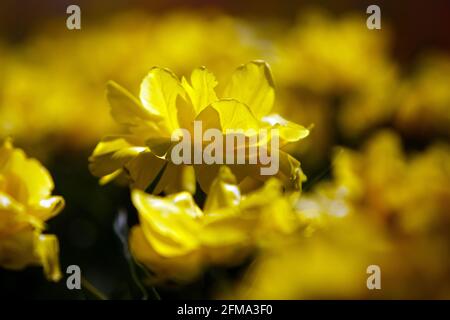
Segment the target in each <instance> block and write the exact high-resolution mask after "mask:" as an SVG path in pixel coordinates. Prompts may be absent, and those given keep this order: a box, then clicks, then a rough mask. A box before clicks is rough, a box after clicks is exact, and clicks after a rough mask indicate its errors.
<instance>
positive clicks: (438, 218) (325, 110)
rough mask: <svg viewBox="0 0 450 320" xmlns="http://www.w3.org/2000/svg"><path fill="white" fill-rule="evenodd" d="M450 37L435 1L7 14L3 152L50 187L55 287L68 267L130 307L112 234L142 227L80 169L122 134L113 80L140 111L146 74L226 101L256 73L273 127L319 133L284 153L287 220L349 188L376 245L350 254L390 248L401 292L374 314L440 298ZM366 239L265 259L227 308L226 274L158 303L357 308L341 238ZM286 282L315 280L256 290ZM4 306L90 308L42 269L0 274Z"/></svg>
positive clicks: (0, 26) (16, 6)
mask: <svg viewBox="0 0 450 320" xmlns="http://www.w3.org/2000/svg"><path fill="white" fill-rule="evenodd" d="M71 4H77V5H79V6H80V8H81V27H82V28H81V30H68V29H67V28H66V19H67V16H68V15H67V14H66V8H67V7H68V6H69V5H71ZM370 4H377V5H379V6H380V8H381V17H382V29H381V30H369V29H367V28H366V19H367V16H368V15H367V14H366V8H367V7H368V6H369V5H370ZM448 30H450V3H449V2H448V1H445V0H442V1H439V0H436V1H427V2H423V1H376V3H375V2H373V1H356V0H344V1H339V2H337V1H301V0H298V1H256V0H250V1H225V0H215V1H214V0H210V1H207V0H197V1H194V0H183V1H181V0H173V1H172V0H171V1H160V0H153V1H144V0H140V1H138V0H135V1H119V0H115V1H106V0H105V1H103V0H100V1H95V2H94V1H87V0H86V1H65V0H64V1H63V0H54V1H52V0H46V1H37V0H36V1H31V0H27V1H20V2H19V1H13V0H3V1H2V2H1V3H0V70H1V72H0V138H1V139H2V140H3V139H4V138H6V137H12V138H13V140H14V143H15V145H16V146H17V147H20V148H23V149H24V150H25V151H26V152H27V153H28V154H29V155H30V156H33V157H35V158H37V159H39V160H40V161H41V162H42V163H43V164H44V165H45V166H46V167H47V168H48V169H49V171H50V173H51V174H52V176H53V178H54V180H55V186H56V189H55V192H54V193H55V194H59V195H62V196H64V198H65V199H66V208H65V209H64V211H63V212H62V213H61V214H60V215H58V216H57V217H55V218H54V219H52V220H50V221H49V228H48V231H49V232H51V233H54V234H56V235H57V236H58V238H59V241H60V247H61V248H60V249H61V252H60V259H61V266H62V270H63V272H64V271H65V268H66V267H67V266H68V265H71V264H77V265H79V266H80V267H81V270H82V272H83V275H84V276H85V278H86V279H89V281H90V282H91V283H92V284H93V285H94V286H95V287H96V288H98V289H99V290H100V291H101V292H103V293H104V294H106V295H107V296H108V297H111V298H116V299H130V298H140V297H141V294H142V293H141V292H140V289H139V286H138V284H137V283H136V281H135V279H134V278H135V275H133V270H132V269H133V268H131V270H130V263H129V262H130V261H129V259H128V260H127V255H126V253H124V250H125V251H126V248H124V245H123V243H122V242H121V240H120V232H115V231H114V227H113V223H114V221H115V220H116V219H117V215H118V214H119V212H127V213H128V217H129V221H128V224H129V225H132V224H134V223H136V215H135V209H134V208H133V207H132V205H131V204H130V200H129V191H128V190H127V188H124V187H120V186H116V185H114V184H110V185H107V186H100V185H99V184H98V181H97V179H96V178H95V177H93V176H92V175H91V174H90V173H89V171H88V167H87V158H88V156H89V155H90V153H91V152H92V150H93V148H94V147H95V145H96V143H97V142H98V141H99V140H100V138H101V137H102V136H103V135H106V134H108V133H112V132H115V130H117V128H116V126H115V124H114V122H113V120H112V118H111V117H110V115H109V108H108V104H107V101H106V98H105V84H106V82H107V81H108V80H114V81H116V82H117V83H119V84H121V85H123V86H124V87H125V88H127V89H129V90H130V91H131V92H132V93H134V94H137V91H138V88H139V83H140V81H141V79H142V78H143V77H144V76H145V74H146V73H147V71H148V70H149V69H150V68H151V67H152V66H155V65H157V66H162V67H167V68H170V69H171V70H173V71H174V72H175V73H176V74H177V75H179V76H181V75H185V76H186V75H189V74H190V71H191V70H192V69H193V68H195V67H198V66H201V65H204V66H206V67H207V68H208V69H210V70H211V71H213V72H214V73H215V74H216V76H217V78H218V79H219V83H220V82H221V81H225V80H226V79H227V78H229V76H230V75H231V73H232V71H233V70H234V69H235V68H236V67H237V66H238V65H240V64H242V63H245V62H247V61H249V60H253V59H264V60H266V61H268V62H269V63H270V65H271V68H272V72H273V76H274V80H275V85H276V94H277V97H276V107H275V108H276V111H277V112H279V113H280V114H281V115H283V116H285V117H287V118H288V119H289V120H292V121H295V122H297V123H301V124H302V125H305V126H309V125H311V124H312V125H314V128H313V130H312V132H311V135H310V136H309V137H308V139H306V140H304V141H302V142H301V143H299V144H298V145H296V146H293V147H291V150H290V152H291V153H293V154H294V155H295V156H296V157H297V158H298V159H299V160H300V161H301V162H302V168H303V171H304V172H305V174H306V175H307V176H308V181H307V182H306V183H305V186H304V188H305V201H303V202H301V203H300V204H299V210H300V211H302V210H306V211H308V210H310V207H308V203H307V200H308V199H313V200H314V201H315V203H317V202H320V201H322V202H324V201H328V200H329V198H333V197H337V196H336V193H338V191H339V186H340V185H341V184H342V185H345V184H351V183H353V185H354V184H355V183H356V184H357V185H358V187H357V188H356V187H355V189H357V191H355V192H354V194H353V196H351V197H347V198H345V199H344V200H343V201H345V205H346V206H348V207H350V208H351V210H353V211H357V212H360V214H361V215H363V216H364V215H367V216H371V217H375V218H374V220H375V221H377V222H376V223H375V225H376V226H377V228H379V229H381V230H382V231H379V230H378V229H377V230H378V231H373V230H372V231H370V232H375V233H376V235H375V236H374V237H373V238H370V239H369V238H364V237H365V236H362V238H361V239H360V240H361V242H371V241H375V240H374V239H378V237H383V238H384V237H385V236H386V234H387V237H388V239H389V242H390V243H392V244H393V245H392V246H393V247H394V249H393V250H391V251H390V253H389V255H386V256H385V258H384V260H386V269H387V270H390V271H388V275H387V277H390V276H392V277H393V278H395V277H397V278H395V279H396V280H395V281H397V282H396V283H397V284H392V288H389V289H390V290H389V291H388V292H389V293H388V294H387V296H384V297H388V298H389V297H399V296H400V297H412V298H442V297H446V298H448V297H450V295H449V293H450V282H449V280H450V260H449V252H450V250H448V249H449V248H450V241H449V240H450V233H449V229H448V227H449V226H450V223H449V222H450V216H449V213H450V210H449V209H450V203H449V202H450V188H449V187H450V168H449V165H450V161H448V160H450V152H449V144H448V143H449V137H450V37H449V36H448ZM338 147H344V149H337V148H338ZM339 150H351V151H349V153H348V154H349V157H341V158H339V157H337V156H336V155H339ZM346 154H347V153H346ZM349 176H351V179H352V180H351V182H349V181H350V180H349V179H350V178H348V177H349ZM394 177H397V178H394ZM398 180H401V181H398ZM355 181H357V182H355ZM330 194H332V195H330ZM407 195H409V197H408V196H407ZM317 198H319V199H320V200H319V201H318V200H317ZM333 199H334V198H333ZM305 208H306V209H305ZM418 208H420V210H418ZM330 210H331V209H330ZM405 215H407V217H406V218H405ZM371 219H372V218H371ZM367 224H370V225H371V227H372V223H368V222H367V221H365V222H363V223H362V224H361V223H360V222H353V221H352V222H349V223H348V224H347V223H346V224H345V228H341V227H336V228H337V229H339V231H337V232H336V233H333V237H337V238H338V239H339V241H334V240H333V241H332V240H330V239H328V238H327V239H321V238H319V240H318V241H316V242H314V243H313V244H304V243H300V244H297V243H294V244H292V243H289V245H287V244H286V245H283V250H284V251H286V252H289V254H287V253H286V254H285V253H284V251H282V252H280V253H279V254H280V257H277V256H276V259H275V258H274V257H273V255H269V256H267V257H263V258H262V259H261V261H259V260H258V261H257V262H256V266H252V268H251V270H250V271H249V274H247V273H246V274H245V275H244V276H243V274H244V273H245V272H244V271H243V269H244V267H245V266H242V267H240V268H235V269H232V270H226V278H227V279H228V280H229V281H230V282H232V283H234V282H235V281H237V282H238V283H240V284H238V285H236V286H234V285H233V286H232V287H233V289H230V290H229V292H228V291H227V292H226V293H223V291H220V290H219V289H218V286H217V283H219V282H221V281H219V280H218V279H219V278H220V279H223V277H224V276H223V274H224V271H223V270H210V271H208V272H207V273H205V275H204V276H203V277H202V278H201V279H198V280H197V281H195V282H194V283H191V284H188V285H183V286H164V287H162V288H158V292H159V294H160V295H161V297H162V298H181V297H182V298H208V297H217V296H221V297H223V296H226V297H247V298H248V297H250V298H252V297H269V298H270V297H274V298H316V297H338V298H340V297H367V294H366V293H361V292H360V291H358V290H359V289H358V288H354V287H352V285H349V284H348V283H347V282H346V281H352V280H351V279H352V277H353V276H354V274H353V273H351V272H350V270H351V268H352V265H351V262H349V259H347V258H348V257H347V256H346V254H348V252H347V251H346V250H345V248H347V247H346V246H347V242H346V241H347V240H342V236H341V234H342V233H345V231H342V230H352V231H351V232H353V231H354V230H355V229H358V230H365V228H367ZM371 227H370V228H371ZM370 232H368V233H367V234H370ZM333 237H332V239H334V238H333ZM355 238H356V235H355ZM320 239H321V240H320ZM352 241H354V240H352ZM382 241H384V240H380V242H382ZM290 246H293V248H290ZM362 247H363V246H362ZM298 248H304V250H303V249H302V250H300V249H298ZM360 249H361V253H358V254H359V255H358V254H357V255H358V257H360V258H361V259H363V257H365V256H366V255H371V249H370V250H369V249H367V248H365V247H363V248H360ZM317 252H320V256H319V257H318V256H316V254H315V253H317ZM341 252H342V255H341V254H340V253H341ZM308 254H310V255H313V256H314V257H315V258H316V259H318V261H322V262H323V261H334V262H335V263H336V264H339V263H341V262H343V261H345V263H348V264H349V266H348V268H347V269H346V271H345V272H344V271H343V272H342V273H341V274H340V276H341V277H342V279H347V280H342V279H341V278H339V279H337V278H335V279H336V281H335V282H332V283H331V284H330V286H331V287H332V286H334V285H335V286H336V288H340V289H335V291H331V293H330V292H327V291H325V289H324V290H322V291H321V288H322V287H321V286H322V285H323V283H321V282H320V278H323V277H321V276H319V273H317V274H315V273H314V272H312V270H314V268H313V266H312V265H305V264H306V263H305V261H309V260H310V258H311V256H309V255H308ZM330 259H334V260H330ZM350 260H351V259H350ZM398 260H402V263H397V261H398ZM280 267H283V268H288V267H289V268H292V273H291V274H296V272H300V271H299V270H309V272H310V273H309V276H308V277H306V276H301V275H298V277H297V278H296V279H298V280H297V281H292V279H290V281H291V286H292V288H291V287H290V288H289V289H286V288H285V287H283V286H282V285H283V283H285V282H286V281H287V280H286V279H283V278H280V279H277V280H273V279H272V284H269V283H266V282H267V281H269V280H265V279H266V278H267V274H273V273H277V270H279V268H280ZM302 268H303V269H302ZM289 270H291V269H289ZM328 271H329V270H323V272H324V273H323V274H328V273H327V272H328ZM346 272H347V273H348V274H347V273H346ZM389 272H391V273H389ZM323 274H322V275H323ZM264 275H266V276H264ZM399 275H401V276H399ZM304 277H306V278H304ZM330 277H331V276H330ZM242 279H243V280H242ZM245 279H247V280H248V279H251V280H248V283H247V282H246V280H245ZM324 279H327V278H326V277H325V278H324ZM348 279H350V280H348ZM411 279H415V280H414V281H416V282H415V283H411V281H412V280H411ZM241 280H242V281H241ZM274 281H275V282H276V283H278V284H279V291H277V289H274V288H273V282H274ZM308 281H310V282H311V283H308ZM355 281H356V280H355ZM249 283H251V285H250V284H249ZM392 283H394V282H392ZM437 284H439V285H438V286H437ZM286 285H287V284H286ZM270 286H272V287H271V289H270V290H269V289H268V288H269V287H270ZM221 288H222V287H221ZM299 288H301V289H299ZM267 290H268V291H267ZM333 290H334V289H333ZM219 292H220V293H219ZM264 293H266V295H264ZM0 295H2V296H5V297H17V298H37V299H49V298H60V299H84V298H92V294H90V293H89V292H85V291H84V290H82V291H77V290H74V291H69V290H67V288H66V286H65V281H64V280H63V281H61V282H60V283H57V284H54V283H50V282H47V281H46V280H45V278H44V277H43V276H42V273H41V269H40V268H28V269H26V270H23V271H20V272H17V271H7V270H3V269H0ZM369 297H370V296H369Z"/></svg>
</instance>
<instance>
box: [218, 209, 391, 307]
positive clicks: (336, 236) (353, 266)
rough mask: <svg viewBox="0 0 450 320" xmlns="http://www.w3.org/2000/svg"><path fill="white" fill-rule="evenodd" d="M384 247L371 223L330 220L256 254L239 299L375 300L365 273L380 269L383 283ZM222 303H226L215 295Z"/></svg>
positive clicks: (387, 252) (387, 254)
mask: <svg viewBox="0 0 450 320" xmlns="http://www.w3.org/2000/svg"><path fill="white" fill-rule="evenodd" d="M389 258H392V257H391V255H390V248H389V245H388V244H387V243H386V239H385V236H384V235H383V233H382V232H380V230H379V228H377V227H376V226H374V225H373V224H372V223H370V221H365V220H362V219H357V218H356V217H351V218H350V217H346V218H345V219H340V220H333V221H329V223H328V224H327V226H326V227H325V228H322V229H320V230H318V231H317V232H316V233H314V235H313V236H311V237H308V236H306V237H305V235H304V234H303V233H295V234H292V235H288V236H286V237H285V238H284V239H283V240H282V241H279V242H277V243H275V244H274V245H272V246H270V247H268V248H266V249H265V250H263V251H261V252H260V254H259V255H258V256H257V257H256V260H255V262H254V263H252V264H251V265H250V267H249V269H248V270H247V271H246V273H245V274H244V276H243V278H242V280H241V281H240V282H239V283H238V286H237V287H236V290H235V292H234V293H233V294H232V296H231V298H234V299H236V298H238V299H351V298H370V297H377V292H376V290H375V292H371V291H369V290H368V289H367V287H366V279H367V276H368V275H367V274H366V270H367V267H368V266H369V265H372V264H375V265H379V266H380V267H381V268H382V270H383V274H382V275H383V278H382V279H383V282H382V283H383V284H382V286H383V287H382V288H383V289H384V285H385V282H387V276H385V273H387V268H388V267H389V265H388V264H386V263H387V262H389ZM219 297H221V298H224V297H225V298H230V297H229V296H227V295H225V296H224V295H223V294H221V295H219Z"/></svg>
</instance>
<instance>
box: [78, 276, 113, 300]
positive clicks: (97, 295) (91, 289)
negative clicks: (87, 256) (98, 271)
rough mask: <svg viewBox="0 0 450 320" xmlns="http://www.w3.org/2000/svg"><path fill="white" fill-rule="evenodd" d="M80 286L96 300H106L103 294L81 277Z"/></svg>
mask: <svg viewBox="0 0 450 320" xmlns="http://www.w3.org/2000/svg"><path fill="white" fill-rule="evenodd" d="M81 286H82V287H83V288H84V289H85V290H86V291H88V292H89V293H90V294H92V295H93V296H94V297H95V298H97V299H98V300H108V298H107V297H106V295H105V294H103V293H102V292H101V291H100V290H98V289H97V288H96V287H94V285H93V284H92V283H90V282H89V281H88V280H87V279H86V278H85V277H83V276H82V277H81Z"/></svg>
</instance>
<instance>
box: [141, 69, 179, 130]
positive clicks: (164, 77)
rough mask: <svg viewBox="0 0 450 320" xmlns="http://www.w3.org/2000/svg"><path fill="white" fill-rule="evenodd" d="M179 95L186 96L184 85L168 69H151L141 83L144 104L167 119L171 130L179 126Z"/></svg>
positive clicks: (166, 122)
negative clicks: (177, 104) (177, 101)
mask: <svg viewBox="0 0 450 320" xmlns="http://www.w3.org/2000/svg"><path fill="white" fill-rule="evenodd" d="M178 95H181V96H184V90H183V87H182V86H181V84H180V82H179V80H178V79H177V77H176V76H175V75H174V74H173V73H172V72H171V71H169V70H168V69H162V68H157V67H155V68H153V69H151V70H150V72H149V73H148V74H147V76H146V77H145V78H144V80H143V81H142V83H141V90H140V99H141V102H142V104H143V105H144V106H145V107H146V108H147V109H148V110H151V111H152V113H156V114H158V115H160V116H161V117H162V118H163V119H164V120H165V124H166V126H167V128H168V130H169V132H172V131H174V130H175V129H177V128H179V124H178V119H177V113H178V110H177V106H176V100H177V97H178Z"/></svg>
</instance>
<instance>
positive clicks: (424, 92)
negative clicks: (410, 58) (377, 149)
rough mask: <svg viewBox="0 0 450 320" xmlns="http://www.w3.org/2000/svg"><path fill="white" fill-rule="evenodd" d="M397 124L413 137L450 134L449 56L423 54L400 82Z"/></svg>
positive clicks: (449, 135) (448, 135)
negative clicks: (414, 67) (415, 65)
mask: <svg viewBox="0 0 450 320" xmlns="http://www.w3.org/2000/svg"><path fill="white" fill-rule="evenodd" d="M397 99H398V102H397V103H398V109H397V110H396V115H395V125H396V127H397V128H399V129H400V130H402V131H403V132H405V133H407V134H408V135H409V136H412V137H415V138H419V139H420V138H422V139H423V138H429V137H432V136H433V135H436V134H437V135H444V136H445V137H446V138H449V137H450V56H449V55H445V54H435V55H428V56H425V57H424V58H423V59H421V60H420V61H419V65H418V67H417V68H416V70H415V71H414V73H413V74H412V76H410V77H408V78H406V79H404V80H403V81H402V83H401V84H400V89H399V94H398V97H397Z"/></svg>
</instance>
